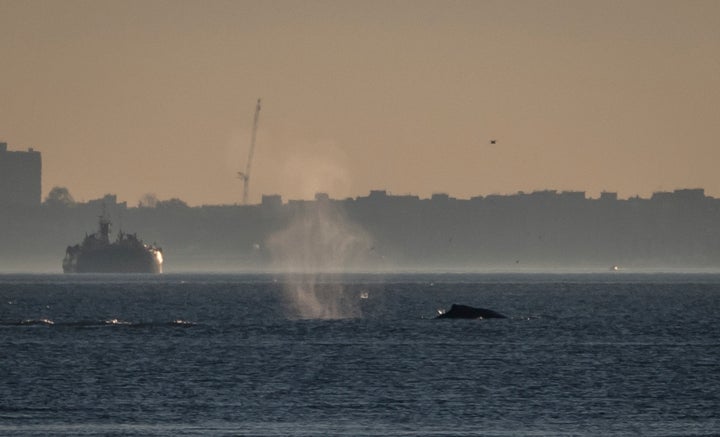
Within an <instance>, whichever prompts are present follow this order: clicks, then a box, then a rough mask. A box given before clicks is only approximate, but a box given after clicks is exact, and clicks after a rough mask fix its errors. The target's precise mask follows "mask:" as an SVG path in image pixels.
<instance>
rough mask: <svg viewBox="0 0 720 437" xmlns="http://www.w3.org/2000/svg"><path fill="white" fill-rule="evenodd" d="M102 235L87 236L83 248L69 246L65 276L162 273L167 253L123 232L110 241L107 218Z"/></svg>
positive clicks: (77, 245)
mask: <svg viewBox="0 0 720 437" xmlns="http://www.w3.org/2000/svg"><path fill="white" fill-rule="evenodd" d="M99 222H100V223H99V224H100V229H99V230H98V232H96V233H94V234H91V235H86V236H85V239H84V240H83V242H82V243H81V244H76V245H74V246H68V248H67V249H66V250H65V258H64V259H63V263H62V266H63V272H65V273H162V267H163V252H162V249H161V248H160V247H157V246H155V245H154V244H147V243H145V242H143V241H142V240H141V239H139V238H138V237H137V235H136V234H128V233H124V232H122V231H120V232H119V233H118V236H117V239H116V240H115V241H113V242H111V241H110V224H111V223H110V219H109V218H107V217H106V216H105V214H104V213H103V215H101V216H100V220H99Z"/></svg>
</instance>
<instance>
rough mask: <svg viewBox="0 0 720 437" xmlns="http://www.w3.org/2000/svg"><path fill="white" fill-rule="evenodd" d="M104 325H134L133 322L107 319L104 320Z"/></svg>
mask: <svg viewBox="0 0 720 437" xmlns="http://www.w3.org/2000/svg"><path fill="white" fill-rule="evenodd" d="M103 323H104V324H105V325H132V323H131V322H126V321H124V320H120V319H107V320H104V321H103Z"/></svg>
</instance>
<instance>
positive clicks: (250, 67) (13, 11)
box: [0, 0, 720, 205]
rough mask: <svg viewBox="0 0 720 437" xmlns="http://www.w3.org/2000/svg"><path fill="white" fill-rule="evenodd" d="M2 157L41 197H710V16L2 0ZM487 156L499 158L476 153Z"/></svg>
mask: <svg viewBox="0 0 720 437" xmlns="http://www.w3.org/2000/svg"><path fill="white" fill-rule="evenodd" d="M0 12H1V13H0V36H2V38H0V56H1V57H2V59H3V60H4V66H3V69H4V72H3V81H2V82H0V96H1V97H2V98H3V101H4V104H3V105H2V107H0V140H2V141H4V142H7V143H8V144H9V148H10V149H12V150H27V149H28V148H30V147H33V148H35V150H38V151H40V152H41V153H42V154H43V187H42V192H43V198H44V197H45V196H46V195H47V193H48V192H49V191H50V189H51V188H52V187H54V186H64V187H67V188H68V189H69V190H70V192H71V193H72V194H73V196H74V197H75V198H76V199H77V200H79V201H83V200H90V199H95V198H99V197H102V196H103V195H104V194H106V193H115V194H117V195H118V198H120V199H122V200H124V201H127V202H128V204H131V205H133V204H136V203H137V202H138V201H139V199H140V198H141V197H142V196H143V195H145V194H146V193H154V194H155V195H157V197H158V198H160V199H168V198H180V199H182V200H184V201H186V202H188V203H189V204H191V205H200V204H232V203H239V202H240V200H241V198H242V183H241V181H240V179H238V178H237V172H238V171H242V170H243V169H244V167H245V164H246V158H247V153H248V147H249V143H250V133H251V127H252V121H253V120H252V117H253V110H254V105H255V101H256V99H257V98H258V97H261V98H262V99H263V103H264V107H263V112H262V114H261V116H260V123H259V130H258V137H257V138H258V139H257V150H256V155H255V161H254V163H253V179H252V181H251V184H250V203H258V202H259V201H260V196H261V195H262V194H280V195H282V197H283V198H284V199H312V198H313V196H314V194H315V193H317V192H325V193H328V194H329V195H330V196H331V197H333V198H344V197H357V196H361V195H364V194H366V193H368V192H369V191H371V190H375V189H386V190H388V192H390V193H393V194H412V195H418V196H420V197H422V198H429V197H430V196H431V195H432V194H433V193H447V194H449V195H450V196H452V197H457V198H469V197H473V196H478V195H483V196H484V195H490V194H514V193H517V192H519V191H524V192H532V191H537V190H543V189H556V190H559V191H585V192H587V193H588V196H589V197H598V196H599V194H600V192H601V191H609V192H617V193H618V194H619V196H620V197H621V198H628V197H631V196H635V195H638V196H641V197H650V196H651V195H652V193H653V192H658V191H673V190H675V189H678V188H698V187H702V188H704V189H705V191H706V193H707V195H708V196H712V197H720V177H719V176H718V175H717V172H716V171H715V168H714V167H715V162H717V161H718V158H720V148H718V147H717V146H718V141H717V140H718V138H720V123H717V116H716V111H715V109H714V108H716V107H717V106H718V104H720V74H719V73H720V59H719V58H718V56H717V53H720V4H718V3H717V2H710V1H708V2H702V1H697V2H672V1H670V2H663V1H652V2H646V1H636V2H631V3H624V2H584V1H581V2H565V1H543V2H522V1H518V2H512V3H506V2H491V1H488V2H459V1H458V2H423V1H416V2H403V1H398V2H370V3H364V2H363V3H361V2H302V3H295V2H257V3H256V2H222V1H215V2H210V3H205V2H190V1H175V2H163V1H156V2H150V3H146V2H133V1H130V2H114V1H101V2H85V1H68V2H62V3H59V2H58V3H55V2H41V1H30V2H17V1H7V0H0ZM493 140H494V141H495V143H494V144H493Z"/></svg>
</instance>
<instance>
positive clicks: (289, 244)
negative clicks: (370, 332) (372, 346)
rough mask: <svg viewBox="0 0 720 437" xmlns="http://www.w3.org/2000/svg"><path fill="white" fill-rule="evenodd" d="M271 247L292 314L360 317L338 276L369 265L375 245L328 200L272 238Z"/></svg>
mask: <svg viewBox="0 0 720 437" xmlns="http://www.w3.org/2000/svg"><path fill="white" fill-rule="evenodd" d="M267 245H268V247H269V249H270V252H271V254H272V256H273V261H274V262H275V264H276V267H278V268H279V269H281V270H282V271H283V272H284V273H285V281H284V288H285V296H286V298H287V303H288V310H289V311H290V312H291V313H292V314H291V316H293V317H298V318H301V319H343V318H353V317H359V316H360V311H359V307H358V302H357V300H358V299H357V296H356V295H354V294H349V293H346V292H345V290H344V288H343V286H342V281H339V280H338V278H337V275H339V274H341V273H342V272H346V271H348V270H352V269H353V268H354V267H356V266H357V265H362V264H363V263H364V262H365V261H367V257H368V254H369V252H370V248H371V247H372V241H371V238H370V237H369V235H368V234H367V233H366V232H365V231H364V230H363V229H362V228H360V227H359V226H357V225H355V224H353V223H352V222H350V221H349V220H348V219H347V218H346V217H345V216H344V214H343V213H342V211H340V210H339V209H337V208H334V207H333V206H332V204H330V203H329V202H316V204H315V205H313V206H312V207H311V208H308V209H307V210H305V211H302V212H300V213H298V215H297V216H296V217H295V218H294V219H293V220H292V221H291V223H290V224H289V226H288V227H287V228H286V229H284V230H282V231H279V232H277V233H275V234H273V235H272V236H271V237H270V238H269V240H268V244H267Z"/></svg>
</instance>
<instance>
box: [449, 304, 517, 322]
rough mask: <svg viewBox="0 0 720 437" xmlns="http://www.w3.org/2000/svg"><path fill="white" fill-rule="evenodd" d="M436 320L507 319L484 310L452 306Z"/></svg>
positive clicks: (491, 311)
mask: <svg viewBox="0 0 720 437" xmlns="http://www.w3.org/2000/svg"><path fill="white" fill-rule="evenodd" d="M436 319H507V317H505V316H503V315H502V314H500V313H498V312H495V311H493V310H488V309H485V308H475V307H471V306H467V305H458V304H453V305H452V306H451V307H450V309H449V310H448V311H445V312H444V313H442V314H440V315H439V316H437V317H436Z"/></svg>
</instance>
